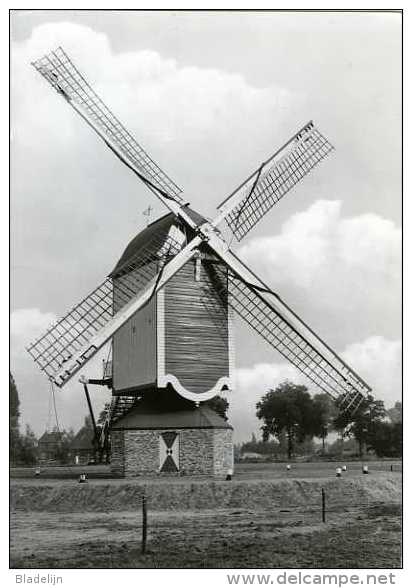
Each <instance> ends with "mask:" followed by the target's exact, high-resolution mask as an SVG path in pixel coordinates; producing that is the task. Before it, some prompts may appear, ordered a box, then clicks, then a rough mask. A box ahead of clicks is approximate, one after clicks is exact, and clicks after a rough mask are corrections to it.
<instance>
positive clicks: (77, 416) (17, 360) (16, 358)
mask: <svg viewBox="0 0 412 588" xmlns="http://www.w3.org/2000/svg"><path fill="white" fill-rule="evenodd" d="M55 320H56V316H55V315H54V314H52V313H48V312H41V311H40V310H39V309H38V308H21V309H18V310H15V311H13V312H12V313H11V316H10V334H11V342H10V344H11V345H10V346H11V358H10V364H11V365H10V367H11V372H12V374H13V376H14V377H15V381H16V384H17V390H18V393H19V399H20V404H21V406H20V409H21V415H22V419H21V421H22V422H21V425H22V427H21V428H22V430H23V429H24V426H25V424H30V426H31V427H32V428H33V429H34V431H35V432H36V433H37V434H38V435H41V434H42V433H43V432H44V430H45V427H46V425H47V423H48V420H49V414H48V411H49V400H50V383H49V382H48V380H47V378H46V377H45V376H44V375H43V374H42V373H41V372H40V370H38V368H37V366H36V365H35V364H34V362H33V360H32V358H31V357H30V356H29V354H28V352H27V351H26V350H25V347H26V346H27V344H29V343H31V342H32V341H33V340H34V339H35V338H37V337H38V336H40V335H42V334H43V333H44V331H45V330H46V329H47V327H49V326H50V324H51V323H53V322H55ZM107 353H108V348H107V346H105V347H104V348H103V349H102V350H101V351H100V352H99V353H98V354H97V355H96V356H95V357H94V358H93V359H92V360H91V361H90V362H89V364H88V365H87V367H86V368H85V370H83V371H82V373H84V374H85V375H96V374H97V376H98V377H100V375H101V369H102V368H101V366H102V360H103V359H105V358H106V357H107ZM79 375H80V374H79ZM90 388H91V389H90V395H91V398H92V404H93V406H94V410H95V413H96V415H98V414H99V411H100V410H101V409H102V408H103V406H104V403H105V402H106V401H107V400H109V398H110V393H109V392H108V390H107V389H106V388H99V387H90ZM55 397H56V406H57V412H58V418H59V423H60V426H61V428H62V429H64V428H65V429H69V428H70V427H74V428H75V429H78V428H79V427H80V426H81V424H82V423H83V420H84V417H85V416H86V415H87V414H88V408H87V404H86V400H85V397H84V391H83V387H82V386H81V384H79V382H78V378H77V377H76V376H75V377H74V378H73V380H72V381H71V382H70V383H69V384H67V386H65V387H64V388H63V389H58V388H57V387H56V389H55ZM51 424H52V425H53V424H54V423H51Z"/></svg>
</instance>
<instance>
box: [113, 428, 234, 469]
mask: <svg viewBox="0 0 412 588" xmlns="http://www.w3.org/2000/svg"><path fill="white" fill-rule="evenodd" d="M171 430H174V431H176V432H177V433H179V474H177V475H188V476H190V475H192V476H193V475H207V476H217V477H224V476H226V474H227V471H228V469H229V468H230V467H233V442H232V434H233V431H232V429H171ZM163 432H164V430H124V431H123V430H113V431H112V433H111V443H112V456H111V470H112V473H113V474H114V475H115V476H121V477H127V478H128V477H135V476H153V475H158V474H159V468H160V460H159V436H160V434H161V433H163ZM161 475H170V474H166V473H162V474H161ZM172 475H176V474H172Z"/></svg>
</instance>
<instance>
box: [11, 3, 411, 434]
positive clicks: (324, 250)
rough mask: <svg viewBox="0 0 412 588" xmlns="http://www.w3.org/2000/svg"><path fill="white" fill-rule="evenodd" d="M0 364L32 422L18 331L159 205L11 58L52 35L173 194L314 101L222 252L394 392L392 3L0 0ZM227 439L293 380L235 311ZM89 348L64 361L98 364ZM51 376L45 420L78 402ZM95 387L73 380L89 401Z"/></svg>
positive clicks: (397, 336) (214, 191)
mask: <svg viewBox="0 0 412 588" xmlns="http://www.w3.org/2000/svg"><path fill="white" fill-rule="evenodd" d="M11 35H12V46H11V371H12V373H13V375H14V377H15V380H16V383H17V386H18V390H19V395H20V400H21V409H22V423H23V425H24V424H26V423H30V425H31V426H32V427H33V429H34V430H35V432H36V433H37V434H41V433H42V432H43V431H44V429H45V427H46V425H47V421H48V420H49V419H48V413H49V396H50V389H49V383H48V382H47V380H46V379H45V377H44V376H43V375H42V374H41V373H40V372H39V371H38V368H37V367H36V366H35V364H34V363H33V362H32V360H31V358H30V357H29V355H28V354H27V352H26V351H25V349H24V348H25V345H27V344H28V343H29V342H30V341H31V340H33V339H34V338H35V337H36V336H37V335H39V334H41V333H42V332H43V331H44V330H45V328H46V327H47V326H48V325H49V324H50V322H52V321H53V320H55V319H56V318H57V317H59V316H62V315H63V314H65V312H66V311H67V310H68V309H69V308H71V307H72V306H73V305H74V303H76V302H77V301H78V300H80V299H81V298H82V297H83V296H84V295H85V294H87V293H88V292H89V291H90V290H91V289H92V288H93V287H94V286H95V285H97V284H98V283H99V282H100V281H101V280H102V279H103V278H104V276H105V275H107V274H108V273H109V272H110V271H111V269H113V267H114V265H115V263H116V261H117V260H118V258H119V257H120V255H121V253H122V251H123V249H124V248H125V246H126V245H127V243H128V241H129V240H130V239H131V238H133V236H134V235H136V234H137V233H138V232H139V231H140V230H142V229H143V228H144V226H145V217H144V216H143V214H142V212H143V210H145V209H146V208H147V207H148V206H149V205H151V206H152V207H153V208H154V212H153V215H152V220H154V219H155V218H157V217H158V216H161V215H162V214H164V212H165V210H164V209H163V208H162V205H161V204H160V203H158V201H156V200H155V199H154V197H153V195H152V194H151V193H150V192H149V191H148V190H147V189H146V188H145V187H144V185H143V184H141V183H139V181H138V180H137V179H136V178H135V176H134V175H133V174H132V173H131V172H130V171H129V170H127V169H126V168H125V167H124V165H123V164H122V163H121V162H119V161H118V160H117V159H116V158H115V157H114V156H113V154H112V153H111V152H110V151H109V150H108V149H107V148H106V147H105V146H104V144H103V143H102V142H101V141H99V140H98V138H97V137H96V136H95V135H94V133H93V132H92V131H91V130H90V129H89V128H88V127H87V126H86V125H85V124H84V122H83V121H82V120H80V119H79V117H77V116H76V114H75V113H74V112H73V111H72V109H71V108H70V107H69V106H67V105H66V104H65V103H64V101H63V100H61V98H60V97H59V96H58V95H57V94H56V93H55V92H53V91H52V90H51V88H50V87H49V86H48V84H47V83H46V82H45V81H44V80H43V79H42V78H41V77H40V76H39V75H38V74H37V73H36V71H35V70H34V68H32V67H31V66H30V62H31V61H33V60H34V59H36V58H38V57H40V56H42V55H43V54H44V53H46V52H48V51H50V50H52V49H54V48H55V47H57V46H58V45H61V46H62V47H63V48H64V49H65V50H66V52H67V53H68V54H69V55H70V57H71V58H72V59H73V61H74V62H75V64H76V65H77V66H78V68H79V69H80V70H81V71H82V73H84V74H85V76H86V78H87V79H88V81H89V82H91V83H92V85H93V87H94V88H95V90H96V91H97V92H98V93H99V94H100V95H101V97H102V98H103V99H104V101H105V102H106V103H107V104H108V106H109V107H110V108H111V109H112V110H113V111H114V112H115V113H116V115H117V116H118V117H119V118H120V120H121V121H122V122H123V123H124V124H125V126H126V127H127V128H128V129H129V131H131V132H132V133H133V134H134V135H135V136H136V138H137V139H138V141H139V142H141V143H142V145H143V146H144V147H145V148H146V149H147V150H148V151H149V153H150V154H151V156H152V157H153V158H154V159H155V160H156V162H157V163H158V164H159V165H160V166H161V167H162V168H163V169H164V170H165V171H166V172H167V173H168V174H169V175H170V176H171V177H172V178H173V179H174V181H175V182H177V184H178V185H180V186H181V187H182V188H183V189H184V195H185V198H186V199H187V200H189V201H190V202H191V205H192V207H194V208H195V209H197V210H198V211H199V212H201V213H202V214H205V215H207V216H209V217H211V218H212V217H213V216H214V215H215V213H216V206H217V205H218V204H219V203H220V202H221V201H222V200H223V199H224V198H225V197H226V196H227V195H228V194H229V193H230V192H232V191H233V189H234V188H235V187H236V186H237V185H238V184H240V183H241V182H242V181H243V180H244V179H245V178H246V177H247V176H248V175H249V174H250V173H251V171H253V170H254V169H256V168H257V167H258V166H259V165H260V163H261V162H262V161H263V160H264V159H266V158H267V157H268V155H269V154H270V153H272V152H273V151H274V150H275V149H276V148H278V147H279V146H280V145H282V144H283V143H284V142H285V141H286V140H287V139H288V138H289V137H290V136H291V135H292V134H294V133H295V132H296V131H297V130H298V129H299V128H300V127H301V126H302V125H303V124H305V123H306V122H307V121H309V120H311V119H313V120H314V122H315V124H316V126H317V127H318V128H319V130H320V131H321V132H322V133H323V134H324V135H325V136H326V137H327V138H328V139H329V140H330V141H331V143H332V144H333V145H334V147H335V150H334V152H333V153H332V155H331V156H329V157H328V158H327V159H326V160H325V161H324V162H322V163H321V164H320V165H319V166H318V167H317V168H316V169H315V170H314V171H313V172H312V173H311V174H310V175H309V176H307V177H306V178H305V179H304V180H303V181H302V182H300V184H299V185H298V186H297V187H296V188H295V189H294V190H293V191H291V192H290V193H289V194H288V195H287V196H286V197H285V198H284V199H283V200H282V201H281V202H280V203H278V204H277V205H276V206H275V207H274V208H273V209H272V210H271V212H270V213H269V214H267V215H266V217H265V218H264V219H263V220H262V221H261V222H260V223H259V224H258V226H256V228H255V229H254V230H253V231H252V232H251V233H250V234H249V235H248V236H247V237H246V238H245V239H244V240H243V241H242V242H241V243H240V244H238V245H237V246H235V247H236V248H235V251H236V253H237V254H238V255H239V256H240V257H241V258H242V259H243V260H244V261H246V262H247V264H248V265H249V266H250V267H251V268H252V269H253V270H254V271H255V272H257V273H258V274H259V276H260V277H262V279H263V280H264V281H265V282H266V283H267V284H268V285H270V287H271V288H272V289H274V290H275V291H276V292H278V293H279V294H280V295H281V297H282V298H283V299H284V300H286V302H287V303H288V304H289V305H290V306H291V307H292V308H293V309H294V310H295V311H296V312H297V313H298V314H299V315H300V316H301V317H302V318H303V319H304V320H305V321H306V322H308V323H309V325H310V326H311V327H312V328H313V329H314V330H315V331H316V332H318V333H319V334H320V335H321V336H322V338H324V339H325V340H326V341H327V342H328V343H329V344H330V345H331V346H332V347H333V348H334V349H335V350H336V351H337V352H338V353H340V354H341V355H342V357H343V358H344V359H345V360H346V361H348V362H349V363H350V364H351V365H352V366H353V368H354V369H355V370H356V371H357V372H358V373H359V374H360V375H361V376H362V377H363V378H364V379H365V380H366V381H367V382H368V383H369V384H370V385H371V386H372V388H373V392H374V394H375V396H376V397H377V398H380V399H382V400H384V401H385V405H386V406H387V407H388V408H389V407H390V406H392V405H393V403H394V402H395V401H397V400H399V399H400V397H401V363H400V362H401V17H400V15H398V14H393V13H392V14H391V13H333V12H330V13H304V12H301V13H282V12H273V13H250V12H249V13H219V14H217V13H212V12H186V13H173V12H105V11H95V12H88V11H64V12H63V11H41V10H37V11H23V10H22V11H14V13H13V14H12V20H11ZM236 341H237V347H236V368H237V369H236V386H235V389H234V390H233V391H231V392H230V393H229V395H228V400H229V403H230V413H229V416H230V422H231V423H232V424H233V426H234V428H235V440H236V441H243V440H246V439H248V438H250V436H251V434H252V432H255V433H258V432H259V426H260V424H259V422H258V420H257V419H256V417H255V410H256V409H255V405H256V402H257V400H258V399H259V398H260V397H261V396H262V395H263V394H264V393H265V392H266V391H267V390H268V389H269V388H273V387H276V385H277V384H279V383H280V382H281V381H283V380H285V379H286V378H288V379H291V380H293V381H296V382H304V380H303V379H302V377H301V376H300V375H299V374H298V373H297V372H296V370H295V369H294V368H293V367H292V366H290V365H288V364H286V363H285V361H284V360H283V359H282V357H281V356H280V355H278V354H277V353H276V352H275V351H274V350H273V349H272V348H271V347H269V346H267V344H266V343H265V342H264V341H261V340H260V339H259V337H258V336H257V335H255V334H254V333H253V332H251V331H249V329H248V327H247V326H246V325H243V324H241V322H240V321H237V323H236ZM106 353H107V351H106V350H103V352H102V353H101V354H100V355H99V356H98V357H96V358H95V359H94V360H93V361H92V362H90V363H89V364H88V366H87V369H85V370H84V371H83V373H85V374H86V375H89V376H90V377H95V376H96V375H100V370H101V360H102V358H103V357H104V356H105V354H106ZM74 380H75V381H72V382H70V383H69V384H68V385H67V386H65V387H64V388H63V389H61V390H57V393H56V400H57V408H58V415H59V421H60V425H61V426H62V427H65V428H67V429H68V428H70V427H73V428H74V429H75V430H76V429H77V428H78V427H79V426H80V425H81V423H82V421H83V419H84V416H85V415H86V413H87V405H86V400H85V398H84V395H83V390H82V387H81V385H80V384H79V383H78V382H77V381H76V380H77V378H74ZM107 399H108V392H107V391H106V392H104V391H102V390H101V389H97V390H93V391H92V400H93V402H94V404H95V406H96V409H98V408H99V407H101V406H103V404H104V402H105V401H106V400H107Z"/></svg>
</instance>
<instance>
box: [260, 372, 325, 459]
mask: <svg viewBox="0 0 412 588" xmlns="http://www.w3.org/2000/svg"><path fill="white" fill-rule="evenodd" d="M256 408H257V412H256V416H257V417H258V418H259V419H261V420H262V421H263V425H262V427H261V429H262V436H263V440H264V441H267V440H268V439H269V437H270V436H271V435H273V436H274V437H276V438H277V439H278V440H279V441H280V440H281V438H282V433H284V432H285V433H286V437H287V454H288V458H290V457H292V454H293V452H294V447H295V444H296V443H297V442H298V443H302V442H303V441H304V439H305V437H306V436H313V420H314V413H313V401H312V398H311V397H310V395H309V392H308V389H307V388H306V386H302V385H296V384H293V383H292V382H289V381H285V382H282V383H281V384H279V385H278V386H277V388H276V389H275V390H269V392H267V393H266V394H265V395H264V396H263V397H262V398H261V400H260V401H259V402H258V403H257V404H256Z"/></svg>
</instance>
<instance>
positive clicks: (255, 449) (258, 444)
mask: <svg viewBox="0 0 412 588" xmlns="http://www.w3.org/2000/svg"><path fill="white" fill-rule="evenodd" d="M279 449H280V445H279V443H277V442H276V441H262V440H259V441H258V440H257V439H256V435H255V434H254V433H252V438H251V440H250V441H247V442H246V443H243V444H242V445H241V447H240V451H241V453H247V452H250V453H260V454H261V455H276V454H278V453H280V451H279Z"/></svg>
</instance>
